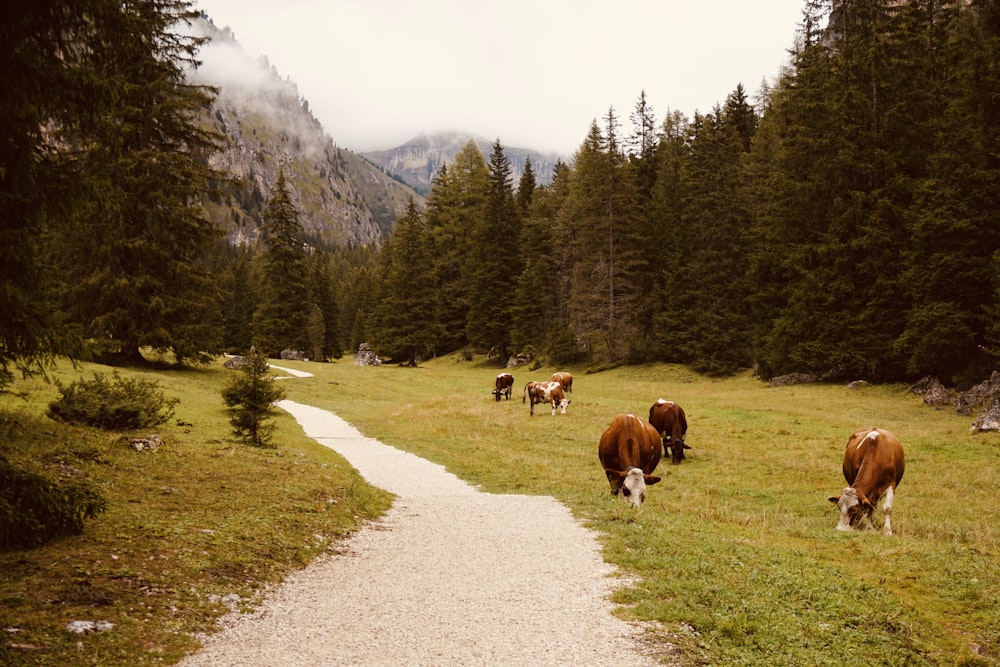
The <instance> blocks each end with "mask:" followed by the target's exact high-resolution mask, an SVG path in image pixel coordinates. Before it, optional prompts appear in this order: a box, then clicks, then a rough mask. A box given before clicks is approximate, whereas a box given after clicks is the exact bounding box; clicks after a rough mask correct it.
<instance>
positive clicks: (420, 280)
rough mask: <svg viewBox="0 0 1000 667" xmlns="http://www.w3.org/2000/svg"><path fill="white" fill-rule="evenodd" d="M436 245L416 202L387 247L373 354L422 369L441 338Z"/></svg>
mask: <svg viewBox="0 0 1000 667" xmlns="http://www.w3.org/2000/svg"><path fill="white" fill-rule="evenodd" d="M432 253H433V246H432V245H431V243H430V238H429V237H428V234H427V229H426V225H425V223H424V220H423V216H422V215H421V213H420V211H418V210H417V207H416V204H414V202H413V200H412V199H411V200H410V202H409V203H408V204H407V209H406V213H405V214H404V215H403V217H401V218H400V219H398V220H397V221H396V226H395V229H394V231H393V234H392V236H391V237H390V238H389V239H388V240H387V241H386V242H385V244H384V245H383V246H382V255H381V264H380V273H379V279H378V281H377V282H378V286H377V288H376V293H377V301H376V303H375V306H374V310H373V312H372V317H371V325H370V326H371V331H370V333H371V338H372V340H371V344H372V349H373V350H375V352H376V353H377V354H378V355H379V356H380V357H383V358H390V359H393V360H396V361H398V362H400V363H405V364H406V365H408V366H416V365H417V360H418V358H424V359H426V358H428V357H429V356H431V355H432V354H434V353H435V351H436V344H437V342H438V340H439V339H440V327H439V321H438V310H439V308H438V294H439V292H438V284H437V280H436V276H435V271H434V263H433V254H432Z"/></svg>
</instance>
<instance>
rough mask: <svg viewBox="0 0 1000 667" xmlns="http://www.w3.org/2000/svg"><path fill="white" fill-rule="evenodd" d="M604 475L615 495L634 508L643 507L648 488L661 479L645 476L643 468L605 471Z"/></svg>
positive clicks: (654, 476)
mask: <svg viewBox="0 0 1000 667" xmlns="http://www.w3.org/2000/svg"><path fill="white" fill-rule="evenodd" d="M604 474H605V475H607V477H608V481H609V482H611V489H612V491H613V492H614V493H615V495H617V496H618V497H619V498H621V499H622V500H624V501H625V502H627V503H628V504H629V505H632V506H633V507H641V506H642V503H643V501H644V500H646V487H647V486H652V485H653V484H656V483H657V482H659V481H660V479H661V478H660V477H657V476H656V475H646V474H644V473H643V472H642V469H641V468H629V469H628V470H626V471H624V472H622V471H620V470H608V469H605V470H604Z"/></svg>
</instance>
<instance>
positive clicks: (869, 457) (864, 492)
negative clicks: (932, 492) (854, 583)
mask: <svg viewBox="0 0 1000 667" xmlns="http://www.w3.org/2000/svg"><path fill="white" fill-rule="evenodd" d="M905 466H906V462H905V458H904V456H903V446H902V445H901V444H900V443H899V440H898V439H897V438H896V436H895V435H893V434H892V433H890V432H889V431H886V430H885V429H881V428H866V429H862V430H860V431H858V432H857V433H854V434H853V435H851V437H850V438H848V439H847V449H846V450H845V451H844V479H846V480H847V483H848V484H850V486H848V487H847V488H845V489H844V490H843V491H842V492H841V494H840V495H839V496H832V497H831V498H830V502H832V503H834V504H836V505H837V507H839V508H840V521H838V522H837V530H852V529H853V528H854V526H856V525H857V524H858V523H859V522H864V524H865V525H866V526H867V527H868V528H873V526H872V512H873V510H874V509H875V505H876V504H877V503H878V501H879V499H880V498H883V499H884V500H883V502H882V516H883V517H884V520H883V524H882V532H883V533H885V534H886V535H892V522H891V521H890V516H891V515H892V502H893V500H894V499H895V497H896V487H897V486H899V482H900V480H901V479H903V469H904V468H905Z"/></svg>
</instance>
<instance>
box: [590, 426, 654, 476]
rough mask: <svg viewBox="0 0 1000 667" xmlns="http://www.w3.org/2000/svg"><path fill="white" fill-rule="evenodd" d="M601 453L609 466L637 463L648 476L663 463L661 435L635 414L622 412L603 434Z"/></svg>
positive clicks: (599, 453)
mask: <svg viewBox="0 0 1000 667" xmlns="http://www.w3.org/2000/svg"><path fill="white" fill-rule="evenodd" d="M597 453H598V457H599V458H600V460H601V465H602V466H604V468H606V469H610V470H626V469H628V468H630V467H633V466H634V467H636V468H641V469H642V471H643V472H644V473H646V474H647V475H648V474H650V473H652V472H653V470H654V469H655V468H656V466H657V465H658V464H659V462H660V434H659V433H658V432H657V431H656V428H654V427H653V426H652V425H650V424H649V423H647V422H645V421H643V420H642V419H639V418H638V417H636V416H635V415H633V414H620V415H617V416H616V417H615V418H614V419H613V420H612V421H611V425H610V426H608V428H606V429H605V430H604V433H602V434H601V439H600V442H599V444H598V449H597Z"/></svg>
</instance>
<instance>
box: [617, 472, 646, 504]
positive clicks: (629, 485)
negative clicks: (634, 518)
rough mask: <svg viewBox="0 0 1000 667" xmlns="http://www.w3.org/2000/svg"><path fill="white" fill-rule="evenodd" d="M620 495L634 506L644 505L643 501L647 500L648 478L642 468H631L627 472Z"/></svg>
mask: <svg viewBox="0 0 1000 667" xmlns="http://www.w3.org/2000/svg"><path fill="white" fill-rule="evenodd" d="M618 495H619V496H620V497H621V499H622V500H624V501H625V502H627V503H628V504H629V505H632V506H633V507H641V506H642V503H643V501H644V500H646V480H645V478H644V477H643V475H642V470H641V469H640V468H630V469H629V471H628V472H627V473H625V477H624V479H622V486H621V489H620V490H619V492H618Z"/></svg>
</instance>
